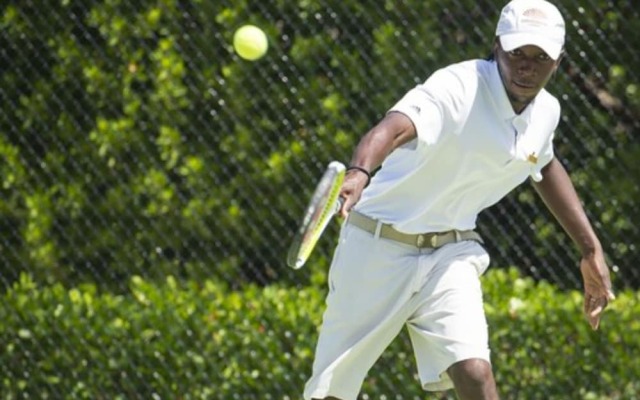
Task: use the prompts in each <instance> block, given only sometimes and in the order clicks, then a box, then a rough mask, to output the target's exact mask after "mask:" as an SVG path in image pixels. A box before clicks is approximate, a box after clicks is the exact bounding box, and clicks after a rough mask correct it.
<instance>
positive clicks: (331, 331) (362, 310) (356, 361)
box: [304, 223, 418, 400]
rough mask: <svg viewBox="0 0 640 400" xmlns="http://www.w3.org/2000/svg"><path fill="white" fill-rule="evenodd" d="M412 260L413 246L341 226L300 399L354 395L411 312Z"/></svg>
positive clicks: (350, 399)
mask: <svg viewBox="0 0 640 400" xmlns="http://www.w3.org/2000/svg"><path fill="white" fill-rule="evenodd" d="M417 264H418V249H416V248H412V247H409V246H404V245H398V244H395V243H394V242H389V241H387V240H384V239H377V238H375V237H374V236H373V235H372V234H370V233H368V232H365V231H363V230H361V229H360V228H357V227H355V226H352V225H349V224H348V223H347V224H346V225H345V226H344V227H343V229H342V233H341V236H340V244H339V245H338V248H337V249H336V253H335V255H334V259H333V263H332V265H331V269H330V271H329V288H330V289H329V293H328V297H327V300H326V305H327V308H326V310H325V312H324V314H323V320H322V327H321V328H320V334H319V337H318V342H317V345H316V352H315V356H314V362H313V371H312V374H311V377H310V378H309V380H308V381H307V384H306V385H305V390H304V398H305V399H323V398H338V399H342V400H354V399H356V398H357V396H358V392H359V390H360V386H361V385H362V381H363V380H364V379H365V376H366V374H367V372H368V371H369V369H370V368H371V366H372V365H373V364H374V363H375V361H376V360H377V359H378V357H379V356H380V354H382V352H383V351H384V349H385V348H386V347H387V346H388V345H389V343H391V342H392V340H393V339H394V338H395V337H396V336H397V335H398V333H399V332H400V330H401V329H402V328H403V327H404V324H405V322H406V320H407V318H408V316H409V315H410V314H411V313H412V309H411V308H409V307H407V304H408V302H409V300H410V299H411V297H412V296H413V291H412V284H413V281H414V278H415V271H416V268H417Z"/></svg>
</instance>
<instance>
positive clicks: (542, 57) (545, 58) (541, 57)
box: [538, 53, 551, 61]
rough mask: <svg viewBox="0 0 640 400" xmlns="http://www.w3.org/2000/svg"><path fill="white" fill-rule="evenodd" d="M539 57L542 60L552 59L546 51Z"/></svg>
mask: <svg viewBox="0 0 640 400" xmlns="http://www.w3.org/2000/svg"><path fill="white" fill-rule="evenodd" d="M538 59H539V60H540V61H549V60H551V57H549V56H548V55H547V54H544V53H543V54H540V55H539V56H538Z"/></svg>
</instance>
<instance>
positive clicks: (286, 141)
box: [0, 0, 640, 398]
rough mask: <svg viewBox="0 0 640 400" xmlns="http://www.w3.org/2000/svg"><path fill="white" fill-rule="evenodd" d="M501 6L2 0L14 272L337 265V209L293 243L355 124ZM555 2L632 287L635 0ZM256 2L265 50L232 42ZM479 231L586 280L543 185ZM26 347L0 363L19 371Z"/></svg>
mask: <svg viewBox="0 0 640 400" xmlns="http://www.w3.org/2000/svg"><path fill="white" fill-rule="evenodd" d="M502 5H503V4H502V3H501V2H494V1H487V0H484V1H467V0H439V1H411V0H402V1H355V0H354V1H351V0H340V1H334V0H317V1H307V0H304V1H303V0H266V1H249V0H242V1H228V0H222V1H198V0H190V1H188V0H155V1H151V0H141V1H135V2H127V1H120V0H102V1H98V0H80V1H74V0H57V1H48V2H47V1H37V0H21V1H17V0H16V1H5V2H3V5H2V8H1V9H0V74H1V75H0V99H1V102H2V105H3V106H2V109H1V110H0V181H1V182H2V187H1V189H0V190H1V193H2V195H1V196H0V285H1V286H3V288H4V289H5V290H8V289H10V288H11V287H13V286H14V285H15V284H16V282H19V281H20V280H21V279H23V278H21V274H25V273H26V274H28V275H29V276H31V277H32V278H33V279H34V280H35V281H36V282H39V283H40V284H42V285H55V284H58V283H62V284H63V285H64V286H65V287H75V286H78V285H83V284H86V283H88V282H89V283H91V284H94V285H97V287H98V288H99V290H104V291H106V292H111V293H116V294H118V293H126V292H127V291H128V290H129V288H130V282H131V279H132V277H134V276H136V277H138V276H139V277H143V278H144V279H149V280H154V279H157V280H161V281H162V280H163V279H165V278H166V277H167V276H172V277H176V278H178V279H181V280H184V281H199V280H205V279H212V278H215V279H217V280H220V281H223V282H224V283H225V284H226V285H228V286H229V287H230V288H232V289H240V288H242V287H244V286H245V285H247V284H258V285H260V286H269V285H270V284H273V283H278V284H285V285H289V286H292V287H301V288H302V287H306V286H308V285H309V284H311V283H312V282H314V279H315V280H317V279H318V278H317V277H318V276H322V274H324V273H325V272H326V270H327V268H328V261H329V259H330V257H331V251H332V248H333V245H334V243H335V238H336V235H337V229H338V227H337V225H332V226H331V227H330V228H329V230H328V232H327V234H326V235H325V236H324V237H323V238H322V240H321V243H320V244H319V248H318V249H317V251H316V252H315V253H314V254H313V256H312V258H311V260H310V263H309V264H310V265H309V268H305V269H304V270H301V271H292V270H289V269H287V268H286V267H285V262H284V260H285V254H286V248H287V246H288V243H289V239H290V238H291V236H292V232H293V230H294V229H295V226H296V225H297V223H298V219H299V218H300V216H301V213H302V210H303V207H304V205H305V204H306V202H307V200H308V197H309V195H310V190H311V189H312V187H313V184H314V182H315V180H316V179H317V178H318V177H319V175H320V174H321V172H322V170H323V169H324V167H325V166H326V164H327V163H328V162H329V161H331V160H334V159H336V160H341V161H345V162H346V161H348V159H349V158H350V155H351V151H352V150H353V148H354V146H355V145H356V143H357V142H358V140H359V138H360V137H361V135H362V134H364V133H365V132H366V131H367V129H368V128H369V127H371V126H372V125H373V124H374V123H375V122H376V121H377V120H379V119H380V118H381V117H382V116H383V115H384V112H385V111H386V110H387V109H388V108H389V107H390V106H391V105H392V104H394V103H395V101H396V100H397V99H399V98H400V97H401V96H402V95H403V94H404V93H405V92H406V91H407V90H408V89H410V88H411V87H413V86H414V85H416V84H418V83H419V82H422V81H424V80H425V79H426V78H427V77H428V76H429V74H430V73H431V72H433V71H434V70H435V69H437V68H439V67H442V66H444V65H447V64H449V63H452V62H457V61H460V60H463V59H467V58H483V57H486V56H487V55H488V54H489V53H490V50H491V46H492V43H493V39H494V37H493V32H494V27H495V23H496V22H497V17H498V15H499V10H500V8H501V7H502ZM558 6H559V8H560V9H561V11H562V12H563V14H564V15H565V18H566V22H567V33H568V41H567V46H566V58H565V59H564V61H563V63H562V66H561V68H560V70H559V72H558V74H557V76H556V77H555V78H554V80H553V81H552V82H551V83H550V86H549V90H550V91H551V92H552V93H554V94H555V95H556V96H557V97H558V98H559V99H560V101H561V103H562V107H563V117H562V120H561V123H560V126H559V129H558V131H557V135H556V154H557V155H558V157H559V158H560V159H561V161H562V162H563V163H564V164H565V166H566V167H567V169H568V170H569V172H570V173H571V175H572V177H573V179H574V181H575V184H576V187H577V189H578V192H579V194H580V195H581V198H582V200H583V202H584V204H585V207H586V209H587V210H588V213H589V216H590V218H591V219H592V221H593V223H594V226H595V227H596V229H597V231H598V234H599V236H600V238H601V240H602V243H603V246H604V248H605V251H606V253H607V256H608V257H609V262H610V263H611V266H612V269H613V280H614V284H615V286H616V287H617V288H633V289H636V288H638V286H640V272H638V271H639V270H638V269H637V267H636V263H637V260H638V259H639V256H640V254H639V252H638V240H639V239H640V231H639V229H638V224H637V221H638V219H639V217H640V208H639V206H638V199H639V198H640V197H639V195H640V185H639V182H640V179H639V178H640V163H638V159H639V158H640V145H639V142H638V140H637V139H638V134H639V132H640V130H639V129H640V123H639V122H638V115H639V105H640V93H639V92H638V90H639V88H638V69H637V68H635V66H636V65H638V64H639V62H640V60H639V58H640V48H639V46H638V43H637V42H636V41H635V40H634V39H633V38H634V37H635V35H636V33H637V32H638V29H639V28H640V15H638V8H637V7H636V6H634V5H633V4H632V2H630V1H599V0H566V1H563V2H562V3H559V4H558ZM247 23H251V24H255V25H257V26H260V27H261V28H262V29H264V30H265V32H266V33H267V36H268V38H269V42H270V48H269V52H268V53H267V55H266V56H265V57H264V58H262V59H260V60H258V61H255V62H248V61H245V60H242V59H240V58H239V57H238V56H237V55H236V54H235V53H234V51H233V48H232V47H231V41H232V36H233V32H234V31H235V29H237V28H238V27H239V26H241V25H244V24H247ZM479 230H480V232H481V233H482V234H483V236H484V237H485V238H487V242H488V247H489V251H490V254H491V255H492V265H493V267H492V268H506V267H511V266H513V267H516V268H518V269H520V270H521V271H522V272H523V274H526V275H528V276H532V277H534V278H535V279H538V280H547V281H549V282H551V283H553V284H554V285H556V286H557V287H559V288H561V289H576V288H580V285H581V282H580V274H579V270H578V267H577V261H578V259H579V257H578V254H577V252H576V250H575V247H574V246H573V244H572V243H571V241H570V240H569V239H568V238H567V237H566V236H565V235H564V234H563V233H562V230H561V228H560V227H559V226H558V225H557V224H556V223H555V222H554V220H553V218H552V217H551V216H550V215H549V214H548V212H547V211H546V209H545V207H544V205H543V204H542V203H541V202H540V201H539V200H538V199H537V197H536V196H535V194H534V192H533V190H532V188H531V187H530V186H529V185H528V184H524V185H523V186H522V187H520V188H518V189H517V190H516V191H515V192H514V193H512V194H511V195H509V196H508V197H507V198H505V199H504V200H503V201H501V202H500V203H499V204H498V205H496V206H494V207H492V208H491V209H489V210H486V211H485V212H484V213H483V214H482V215H481V218H480V221H479ZM23 276H24V275H23ZM24 318H25V323H26V324H28V321H29V320H30V319H29V318H31V317H29V316H25V317H24ZM0 351H1V350H0ZM13 351H16V352H20V349H14V350H13ZM23 356H24V357H25V359H29V356H28V355H24V354H23ZM32 356H33V355H32ZM406 363H407V364H406V365H410V364H411V363H412V360H411V359H410V358H408V359H407V360H406ZM10 368H12V367H11V366H7V365H3V366H0V375H4V376H7V377H15V376H17V375H16V371H12V370H11V369H10ZM21 368H24V369H25V371H23V372H24V373H28V369H29V368H37V366H33V365H31V366H29V365H26V366H25V365H23V366H22V367H21ZM407 368H409V367H407ZM394 373H398V374H401V373H402V372H401V371H396V372H394ZM407 379H411V377H410V376H407ZM291 390H292V388H287V389H286V391H291ZM132 393H133V392H132ZM58 395H59V396H60V398H63V397H64V394H63V393H58ZM398 396H400V395H398ZM54 397H55V396H54ZM6 398H20V395H19V394H13V395H12V394H9V395H7V397H6ZM71 398H73V396H71ZM236 398H241V397H236ZM264 398H274V397H270V396H266V397H264ZM389 398H390V397H389ZM394 398H403V397H401V396H400V397H394Z"/></svg>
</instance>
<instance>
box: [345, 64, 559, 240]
mask: <svg viewBox="0 0 640 400" xmlns="http://www.w3.org/2000/svg"><path fill="white" fill-rule="evenodd" d="M389 112H401V113H403V114H405V115H407V116H408V117H409V118H410V119H411V121H412V122H413V124H414V125H415V127H416V131H417V134H418V138H417V139H416V140H413V141H411V142H410V143H407V144H405V145H404V146H402V147H400V148H398V149H396V150H394V151H393V152H392V153H391V154H390V155H389V156H388V157H387V159H386V160H385V161H384V163H383V164H382V168H381V169H380V170H379V171H378V172H377V173H376V175H375V176H374V178H373V179H372V180H371V184H370V185H369V187H367V188H366V189H365V190H364V192H363V194H362V198H361V199H360V201H359V202H358V204H357V205H356V206H355V209H356V210H357V211H359V212H361V213H363V214H366V215H368V216H370V217H373V218H376V219H379V220H381V221H383V222H385V223H390V224H392V225H393V227H394V228H396V229H397V230H399V231H402V232H406V233H425V232H441V231H446V230H450V229H460V230H465V229H473V228H475V225H476V219H477V216H478V214H479V213H480V211H482V210H483V209H485V208H487V207H489V206H491V205H493V204H495V203H496V202H498V201H499V200H500V199H501V198H503V197H504V196H505V195H506V194H507V193H509V192H510V191H511V190H513V189H514V188H515V187H516V186H518V185H519V184H520V183H522V182H524V181H525V180H526V179H527V177H528V176H531V177H532V178H533V179H534V180H536V181H540V180H541V179H542V175H541V174H540V171H541V169H542V167H544V166H545V165H546V164H547V163H549V162H550V161H551V160H552V159H553V143H552V140H553V134H554V130H555V129H556V127H557V125H558V122H559V120H560V104H559V103H558V100H557V99H556V98H555V97H553V96H552V95H551V94H549V93H548V92H547V91H545V90H542V91H540V93H539V94H538V95H537V96H536V98H535V99H534V101H533V102H532V103H531V104H529V105H528V106H527V108H526V109H525V110H524V111H523V112H522V113H520V114H519V115H517V114H515V112H514V111H513V108H512V106H511V103H510V102H509V99H508V97H507V93H506V91H505V89H504V86H503V84H502V80H501V79H500V74H499V72H498V68H497V64H496V62H494V61H487V60H472V61H465V62H462V63H459V64H454V65H451V66H448V67H446V68H443V69H440V70H438V71H436V72H435V73H434V74H433V75H431V77H429V79H427V81H426V82H425V83H423V84H421V85H418V86H417V87H415V88H414V89H412V90H410V91H409V92H408V93H407V94H406V95H405V96H404V97H403V98H402V99H401V100H400V101H399V102H398V103H397V104H396V105H395V106H393V108H391V110H389Z"/></svg>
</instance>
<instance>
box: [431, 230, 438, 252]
mask: <svg viewBox="0 0 640 400" xmlns="http://www.w3.org/2000/svg"><path fill="white" fill-rule="evenodd" d="M431 247H433V248H434V249H435V248H437V247H438V234H437V233H434V234H433V235H432V236H431Z"/></svg>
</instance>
